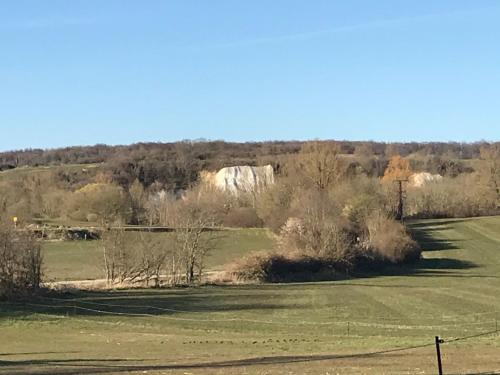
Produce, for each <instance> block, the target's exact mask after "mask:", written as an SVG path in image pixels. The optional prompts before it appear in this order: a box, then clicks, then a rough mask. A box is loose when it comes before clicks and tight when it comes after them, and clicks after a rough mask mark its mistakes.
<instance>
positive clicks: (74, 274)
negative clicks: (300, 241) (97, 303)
mask: <svg viewBox="0 0 500 375" xmlns="http://www.w3.org/2000/svg"><path fill="white" fill-rule="evenodd" d="M153 235H154V236H169V235H170V234H163V233H158V234H153ZM216 236H217V239H216V240H215V249H214V250H213V251H211V252H210V253H209V255H208V257H207V260H206V267H207V269H209V270H220V269H221V268H222V265H223V264H225V263H227V262H230V261H231V260H234V259H236V258H238V257H240V256H243V255H245V254H247V253H248V252H250V251H257V250H265V249H271V248H272V247H273V245H274V240H273V238H272V235H271V234H270V233H269V232H268V231H267V230H265V229H234V230H233V229H231V230H226V231H223V232H217V234H216ZM43 254H44V258H45V275H46V279H47V280H48V281H58V280H84V279H99V278H102V277H104V276H103V271H102V249H101V245H100V243H99V241H65V242H46V243H45V244H44V245H43Z"/></svg>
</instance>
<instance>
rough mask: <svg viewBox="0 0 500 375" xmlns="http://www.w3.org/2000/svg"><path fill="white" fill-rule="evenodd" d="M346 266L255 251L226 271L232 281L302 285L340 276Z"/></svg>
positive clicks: (303, 256)
mask: <svg viewBox="0 0 500 375" xmlns="http://www.w3.org/2000/svg"><path fill="white" fill-rule="evenodd" d="M348 270H349V265H348V264H344V263H342V262H339V261H334V260H332V259H327V258H321V257H314V256H308V255H301V254H293V255H292V254H280V253H276V252H275V253H268V252H256V253H252V254H250V255H248V256H247V257H245V258H242V259H241V260H237V261H235V262H233V263H231V264H230V265H229V266H228V268H227V271H226V274H227V276H229V277H228V278H229V279H230V280H232V281H234V282H249V281H251V282H271V283H280V282H305V281H324V280H334V279H338V278H341V277H343V275H345V274H346V273H347V272H348Z"/></svg>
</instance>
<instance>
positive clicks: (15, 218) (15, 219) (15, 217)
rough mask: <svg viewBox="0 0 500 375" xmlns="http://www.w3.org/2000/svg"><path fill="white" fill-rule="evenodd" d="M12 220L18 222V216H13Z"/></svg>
mask: <svg viewBox="0 0 500 375" xmlns="http://www.w3.org/2000/svg"><path fill="white" fill-rule="evenodd" d="M12 221H13V222H14V224H16V223H17V216H14V217H13V218H12Z"/></svg>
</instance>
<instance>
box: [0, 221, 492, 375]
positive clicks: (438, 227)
mask: <svg viewBox="0 0 500 375" xmlns="http://www.w3.org/2000/svg"><path fill="white" fill-rule="evenodd" d="M411 227H412V229H413V231H414V233H415V236H416V237H417V238H418V240H419V241H420V242H421V244H422V246H423V247H424V249H425V252H424V259H423V260H422V261H421V262H419V263H418V264H417V265H415V266H413V267H407V268H404V269H395V268H394V269H388V270H386V272H385V273H384V275H378V276H375V275H372V276H371V277H363V278H357V279H351V280H344V281H336V282H324V283H309V284H275V285H250V286H231V287H229V286H224V287H222V286H221V287H202V288H189V289H175V290H129V291H115V292H100V293H98V292H92V293H91V292H86V293H83V292H82V293H80V294H76V295H66V296H57V297H55V299H54V297H51V298H43V299H40V300H38V301H36V302H34V303H32V304H6V303H3V304H1V305H0V306H1V315H0V316H1V318H0V334H1V337H2V340H1V341H0V353H1V354H0V373H4V374H16V373H36V374H85V373H87V374H95V373H100V374H120V373H149V374H436V373H437V371H436V365H435V362H436V361H435V352H434V347H433V340H434V336H435V335H440V336H441V337H442V338H444V339H445V341H446V343H445V344H443V345H442V352H443V366H444V369H445V374H477V373H483V374H490V373H495V372H494V371H497V372H498V373H500V338H499V336H498V334H496V333H495V332H493V333H492V331H495V329H496V327H495V325H496V319H500V314H499V312H500V217H496V218H478V219H466V220H430V221H422V222H415V223H413V224H412V225H411ZM239 243H240V242H239V241H237V240H236V242H235V244H236V245H238V244H239ZM233 246H234V245H233ZM236 247H237V246H236ZM50 251H52V250H50ZM54 251H55V250H54ZM240 251H241V252H243V250H240ZM56 258H57V257H56ZM216 263H218V262H216ZM75 272H80V270H75ZM483 333H488V334H487V335H484V336H478V337H475V338H470V339H467V340H461V341H451V340H453V339H456V338H459V337H464V336H475V335H482V334H483ZM410 347H413V348H410Z"/></svg>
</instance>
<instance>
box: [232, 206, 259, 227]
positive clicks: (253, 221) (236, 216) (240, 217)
mask: <svg viewBox="0 0 500 375" xmlns="http://www.w3.org/2000/svg"><path fill="white" fill-rule="evenodd" d="M223 225H224V226H226V227H233V228H261V227H262V225H263V222H262V219H260V218H259V216H258V215H257V212H256V211H255V209H253V208H251V207H235V208H232V209H231V210H230V211H229V212H228V213H227V214H226V215H225V217H224V219H223Z"/></svg>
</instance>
